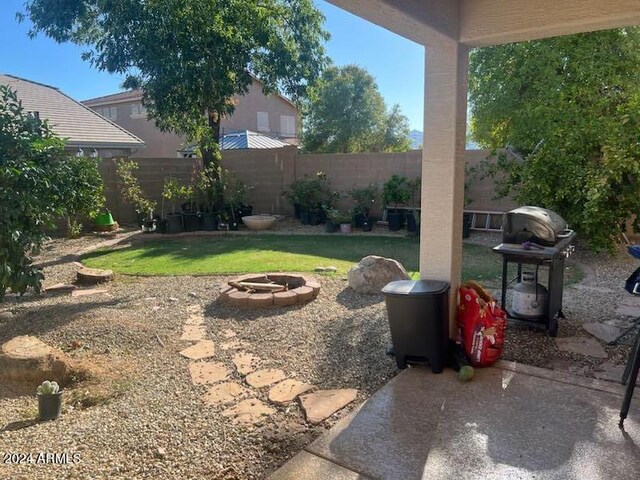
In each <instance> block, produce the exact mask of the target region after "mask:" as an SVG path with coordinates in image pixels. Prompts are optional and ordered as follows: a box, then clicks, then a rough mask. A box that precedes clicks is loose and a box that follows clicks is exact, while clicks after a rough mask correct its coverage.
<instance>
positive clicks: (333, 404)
mask: <svg viewBox="0 0 640 480" xmlns="http://www.w3.org/2000/svg"><path fill="white" fill-rule="evenodd" d="M357 396H358V390H357V389H355V388H346V389H341V390H319V391H317V392H315V393H309V394H307V395H303V396H301V397H300V405H301V406H302V409H303V410H304V413H305V415H306V417H307V421H308V422H310V423H313V424H318V423H320V422H322V421H323V420H325V419H326V418H329V417H330V416H331V415H333V414H334V413H335V412H337V411H338V410H340V409H341V408H344V407H345V406H347V405H348V404H350V403H351V402H353V401H354V400H355V399H356V397H357Z"/></svg>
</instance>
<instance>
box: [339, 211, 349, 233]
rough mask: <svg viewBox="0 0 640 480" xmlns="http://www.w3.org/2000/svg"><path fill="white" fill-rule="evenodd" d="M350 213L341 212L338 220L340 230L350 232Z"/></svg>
mask: <svg viewBox="0 0 640 480" xmlns="http://www.w3.org/2000/svg"><path fill="white" fill-rule="evenodd" d="M352 218H353V217H352V214H350V213H341V214H340V217H339V219H338V221H339V222H340V232H342V233H351V221H352Z"/></svg>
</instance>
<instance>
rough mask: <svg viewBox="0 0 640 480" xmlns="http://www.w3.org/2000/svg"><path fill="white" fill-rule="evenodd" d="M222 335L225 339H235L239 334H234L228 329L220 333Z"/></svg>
mask: <svg viewBox="0 0 640 480" xmlns="http://www.w3.org/2000/svg"><path fill="white" fill-rule="evenodd" d="M220 335H222V336H223V337H224V338H233V337H235V336H236V335H237V334H236V332H234V331H233V330H231V329H229V328H227V329H226V330H222V331H221V332H220Z"/></svg>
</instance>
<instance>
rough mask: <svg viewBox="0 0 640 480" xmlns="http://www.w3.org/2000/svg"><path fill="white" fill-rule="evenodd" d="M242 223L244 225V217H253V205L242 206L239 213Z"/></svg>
mask: <svg viewBox="0 0 640 480" xmlns="http://www.w3.org/2000/svg"><path fill="white" fill-rule="evenodd" d="M238 214H239V217H238V218H239V219H240V223H244V222H243V221H242V217H249V216H251V215H253V207H252V206H251V205H242V206H241V207H240V210H239V211H238Z"/></svg>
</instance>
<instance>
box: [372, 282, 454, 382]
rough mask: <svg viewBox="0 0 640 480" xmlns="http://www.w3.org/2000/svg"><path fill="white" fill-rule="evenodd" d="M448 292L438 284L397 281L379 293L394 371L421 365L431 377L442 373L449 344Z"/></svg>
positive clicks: (446, 286)
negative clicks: (426, 364) (384, 307)
mask: <svg viewBox="0 0 640 480" xmlns="http://www.w3.org/2000/svg"><path fill="white" fill-rule="evenodd" d="M449 288H450V285H449V284H448V283H447V282H442V281H439V280H399V281H396V282H391V283H388V284H387V285H386V286H385V287H384V288H383V289H382V293H384V296H385V302H386V304H387V315H388V317H389V329H390V330H391V340H392V341H393V349H394V353H395V357H396V363H397V364H398V368H406V367H407V362H409V363H411V362H424V361H425V360H426V361H428V362H429V364H430V365H431V370H432V371H433V373H440V372H442V370H444V367H445V365H446V362H447V348H448V342H449Z"/></svg>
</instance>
